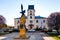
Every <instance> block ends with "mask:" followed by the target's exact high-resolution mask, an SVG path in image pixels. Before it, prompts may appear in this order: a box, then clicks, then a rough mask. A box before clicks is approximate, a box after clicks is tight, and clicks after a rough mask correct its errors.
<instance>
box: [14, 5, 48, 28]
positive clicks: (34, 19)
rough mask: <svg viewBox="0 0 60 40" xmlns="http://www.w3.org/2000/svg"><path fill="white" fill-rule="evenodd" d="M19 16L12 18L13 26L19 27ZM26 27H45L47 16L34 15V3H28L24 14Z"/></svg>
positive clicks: (46, 26)
mask: <svg viewBox="0 0 60 40" xmlns="http://www.w3.org/2000/svg"><path fill="white" fill-rule="evenodd" d="M19 22H20V18H14V26H15V28H18V27H19ZM25 25H26V28H27V29H36V28H37V27H38V28H47V29H48V25H47V18H46V17H41V16H35V9H34V5H28V9H27V16H26V23H25Z"/></svg>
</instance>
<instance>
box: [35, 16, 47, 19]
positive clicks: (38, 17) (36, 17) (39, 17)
mask: <svg viewBox="0 0 60 40" xmlns="http://www.w3.org/2000/svg"><path fill="white" fill-rule="evenodd" d="M41 18H46V17H42V16H35V19H41Z"/></svg>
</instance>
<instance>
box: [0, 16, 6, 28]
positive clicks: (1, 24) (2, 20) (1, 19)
mask: <svg viewBox="0 0 60 40" xmlns="http://www.w3.org/2000/svg"><path fill="white" fill-rule="evenodd" d="M5 24H6V19H5V17H3V16H2V15H0V28H1V29H2V28H4V25H5Z"/></svg>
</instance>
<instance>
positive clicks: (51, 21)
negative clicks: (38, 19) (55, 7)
mask: <svg viewBox="0 0 60 40" xmlns="http://www.w3.org/2000/svg"><path fill="white" fill-rule="evenodd" d="M47 21H48V26H49V27H50V29H51V28H55V29H56V30H57V33H58V34H59V32H58V30H59V28H60V12H54V13H51V15H50V16H49V17H48V19H47Z"/></svg>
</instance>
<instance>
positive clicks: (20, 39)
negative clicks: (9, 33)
mask: <svg viewBox="0 0 60 40" xmlns="http://www.w3.org/2000/svg"><path fill="white" fill-rule="evenodd" d="M29 38H30V36H24V37H20V36H16V37H14V40H28V39H29Z"/></svg>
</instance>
